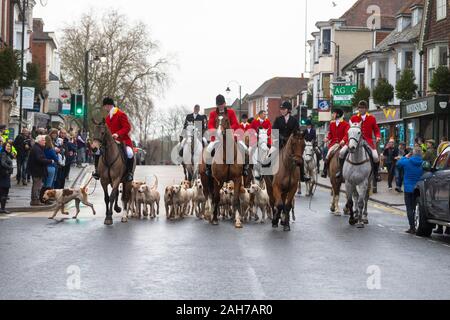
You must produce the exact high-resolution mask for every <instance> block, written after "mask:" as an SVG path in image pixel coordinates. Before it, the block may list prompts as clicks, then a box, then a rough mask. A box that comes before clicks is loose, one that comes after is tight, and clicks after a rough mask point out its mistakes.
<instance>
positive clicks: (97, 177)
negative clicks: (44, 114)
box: [92, 154, 100, 180]
mask: <svg viewBox="0 0 450 320" xmlns="http://www.w3.org/2000/svg"><path fill="white" fill-rule="evenodd" d="M99 160H100V155H96V154H95V155H94V172H93V173H92V177H93V178H94V179H95V180H99V179H100V174H99V173H98V161H99Z"/></svg>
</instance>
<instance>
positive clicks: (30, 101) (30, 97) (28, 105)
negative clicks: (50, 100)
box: [17, 87, 34, 110]
mask: <svg viewBox="0 0 450 320" xmlns="http://www.w3.org/2000/svg"><path fill="white" fill-rule="evenodd" d="M22 99H23V100H22V109H23V110H33V109H34V88H32V87H23V94H22ZM17 103H18V104H19V106H20V88H19V90H18V91H17Z"/></svg>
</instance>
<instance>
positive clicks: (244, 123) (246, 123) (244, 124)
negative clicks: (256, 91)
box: [239, 114, 252, 132]
mask: <svg viewBox="0 0 450 320" xmlns="http://www.w3.org/2000/svg"><path fill="white" fill-rule="evenodd" d="M241 120H242V121H241V124H240V125H239V127H240V128H241V129H242V131H244V132H247V131H248V130H250V128H251V126H252V124H251V123H250V122H249V121H248V115H246V114H243V115H242V119H241Z"/></svg>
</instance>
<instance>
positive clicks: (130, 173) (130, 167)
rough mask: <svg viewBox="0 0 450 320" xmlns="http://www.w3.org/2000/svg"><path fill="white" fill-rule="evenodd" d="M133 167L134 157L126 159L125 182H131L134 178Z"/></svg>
mask: <svg viewBox="0 0 450 320" xmlns="http://www.w3.org/2000/svg"><path fill="white" fill-rule="evenodd" d="M133 169H134V158H131V159H127V176H126V178H125V179H126V181H127V182H132V181H133V180H134V177H133Z"/></svg>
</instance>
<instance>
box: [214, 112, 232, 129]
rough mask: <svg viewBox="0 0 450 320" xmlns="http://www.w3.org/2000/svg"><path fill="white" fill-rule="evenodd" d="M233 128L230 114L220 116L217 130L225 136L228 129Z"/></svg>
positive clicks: (217, 120)
mask: <svg viewBox="0 0 450 320" xmlns="http://www.w3.org/2000/svg"><path fill="white" fill-rule="evenodd" d="M230 128H231V124H230V119H228V114H227V113H226V112H225V113H224V114H218V115H217V118H216V129H217V130H218V131H219V132H220V133H222V134H225V133H226V131H227V130H228V129H230Z"/></svg>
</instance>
